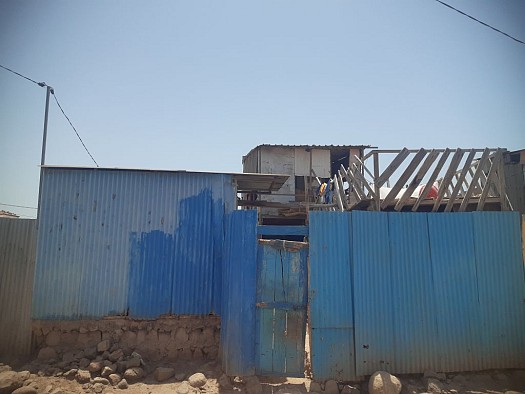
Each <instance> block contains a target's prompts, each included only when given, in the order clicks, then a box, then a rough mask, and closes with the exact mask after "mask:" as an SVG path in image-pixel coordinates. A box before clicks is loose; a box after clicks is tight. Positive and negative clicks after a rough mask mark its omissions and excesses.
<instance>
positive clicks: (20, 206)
mask: <svg viewBox="0 0 525 394" xmlns="http://www.w3.org/2000/svg"><path fill="white" fill-rule="evenodd" d="M0 205H5V206H6V207H16V208H27V209H38V208H36V207H26V206H25V205H14V204H5V203H3V202H0Z"/></svg>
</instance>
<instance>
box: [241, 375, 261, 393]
mask: <svg viewBox="0 0 525 394" xmlns="http://www.w3.org/2000/svg"><path fill="white" fill-rule="evenodd" d="M245 383H246V392H247V393H248V394H262V392H263V388H262V386H261V382H260V381H259V379H258V378H257V376H249V377H247V378H245Z"/></svg>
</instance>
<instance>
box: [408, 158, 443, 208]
mask: <svg viewBox="0 0 525 394" xmlns="http://www.w3.org/2000/svg"><path fill="white" fill-rule="evenodd" d="M450 152H451V150H450V149H449V148H447V149H445V151H444V152H443V154H442V155H441V158H440V159H439V161H438V163H437V165H436V168H434V172H432V175H430V178H429V179H428V181H427V184H426V185H425V187H424V188H423V190H422V191H421V194H420V195H419V197H418V199H417V201H416V203H415V204H414V206H413V207H412V212H416V211H417V209H418V208H419V205H420V204H421V202H422V201H423V200H424V199H426V198H427V195H428V192H429V191H430V189H431V188H432V186H433V185H434V182H435V181H436V179H437V177H438V175H439V172H440V171H441V168H443V166H444V165H445V162H446V161H447V159H448V156H449V155H450Z"/></svg>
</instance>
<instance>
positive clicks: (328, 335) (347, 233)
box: [309, 212, 355, 381]
mask: <svg viewBox="0 0 525 394" xmlns="http://www.w3.org/2000/svg"><path fill="white" fill-rule="evenodd" d="M309 239H310V259H309V261H310V263H309V264H310V266H309V270H310V282H309V307H310V329H311V331H310V335H311V362H312V371H313V375H314V378H315V379H316V380H319V381H323V380H327V379H335V380H339V381H348V380H352V379H353V378H355V358H354V316H353V298H352V294H353V289H352V282H353V279H352V261H351V253H350V251H351V248H352V237H351V215H350V213H348V212H311V213H310V238H309Z"/></svg>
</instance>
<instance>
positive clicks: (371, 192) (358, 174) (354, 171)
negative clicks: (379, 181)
mask: <svg viewBox="0 0 525 394" xmlns="http://www.w3.org/2000/svg"><path fill="white" fill-rule="evenodd" d="M351 167H352V174H353V176H354V177H355V178H356V179H358V180H359V181H360V183H359V184H360V185H362V186H364V187H365V188H366V190H367V191H368V193H369V195H368V197H369V198H375V192H374V190H373V189H372V187H371V186H370V185H369V184H368V181H367V180H366V178H365V177H364V175H363V174H361V172H360V171H359V169H358V168H357V166H356V165H355V163H352V164H351ZM361 190H363V189H361ZM363 194H364V195H365V196H366V193H364V190H363Z"/></svg>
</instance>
